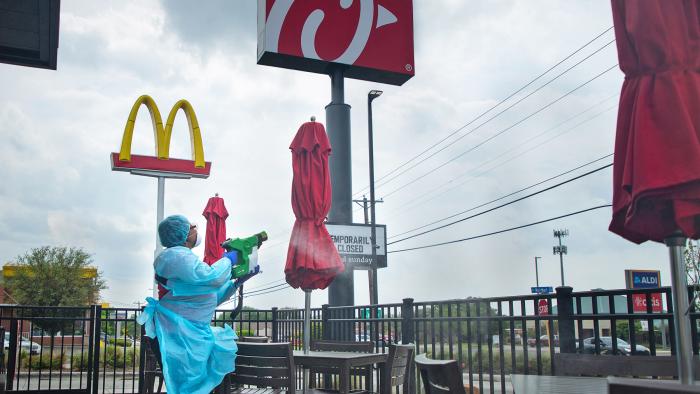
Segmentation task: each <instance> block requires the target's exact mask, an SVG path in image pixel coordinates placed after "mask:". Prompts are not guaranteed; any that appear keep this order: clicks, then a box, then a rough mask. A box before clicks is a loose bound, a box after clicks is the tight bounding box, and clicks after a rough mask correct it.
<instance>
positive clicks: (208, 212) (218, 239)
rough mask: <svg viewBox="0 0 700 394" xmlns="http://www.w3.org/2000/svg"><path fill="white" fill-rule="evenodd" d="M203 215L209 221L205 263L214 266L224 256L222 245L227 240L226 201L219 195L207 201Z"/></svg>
mask: <svg viewBox="0 0 700 394" xmlns="http://www.w3.org/2000/svg"><path fill="white" fill-rule="evenodd" d="M202 215H204V217H205V218H206V219H207V232H206V238H205V239H204V262H205V263H207V264H209V265H212V264H214V263H215V262H216V261H218V260H219V259H221V256H223V254H224V248H222V247H221V243H222V242H224V241H225V240H226V218H227V217H228V211H227V210H226V206H225V205H224V199H223V198H221V197H219V196H218V195H217V196H215V197H212V198H210V199H209V201H207V206H206V207H204V212H202Z"/></svg>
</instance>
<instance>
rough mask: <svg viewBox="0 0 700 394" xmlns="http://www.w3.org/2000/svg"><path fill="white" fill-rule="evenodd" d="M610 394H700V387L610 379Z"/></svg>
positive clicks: (640, 380)
mask: <svg viewBox="0 0 700 394" xmlns="http://www.w3.org/2000/svg"><path fill="white" fill-rule="evenodd" d="M608 393H610V394H681V393H700V386H687V385H682V384H680V383H679V382H676V381H668V380H652V379H629V378H615V377H610V378H608Z"/></svg>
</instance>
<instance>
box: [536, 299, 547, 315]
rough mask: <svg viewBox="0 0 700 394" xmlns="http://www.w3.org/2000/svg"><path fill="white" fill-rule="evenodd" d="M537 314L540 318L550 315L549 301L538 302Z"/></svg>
mask: <svg viewBox="0 0 700 394" xmlns="http://www.w3.org/2000/svg"><path fill="white" fill-rule="evenodd" d="M537 314H538V315H540V316H547V315H549V304H548V303H547V300H539V301H538V302H537Z"/></svg>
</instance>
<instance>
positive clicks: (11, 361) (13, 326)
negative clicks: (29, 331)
mask: <svg viewBox="0 0 700 394" xmlns="http://www.w3.org/2000/svg"><path fill="white" fill-rule="evenodd" d="M15 312H16V310H15V309H14V308H13V309H12V316H11V318H10V348H9V349H8V351H9V354H8V355H7V377H6V381H5V388H6V389H7V391H12V388H13V387H12V385H13V384H14V381H15V367H16V366H17V341H18V339H17V326H18V325H19V319H15V317H16V313H15Z"/></svg>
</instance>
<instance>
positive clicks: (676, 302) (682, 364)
mask: <svg viewBox="0 0 700 394" xmlns="http://www.w3.org/2000/svg"><path fill="white" fill-rule="evenodd" d="M664 242H665V243H666V245H667V246H668V251H669V255H670V262H671V292H672V293H673V294H672V299H673V334H674V337H675V338H676V360H677V362H678V379H679V380H680V381H681V383H683V384H693V382H694V381H695V376H694V375H695V374H694V369H693V340H692V331H691V329H690V317H689V312H690V303H689V302H688V282H687V280H686V278H687V277H688V275H687V272H686V266H685V258H684V253H683V248H684V247H685V243H686V237H685V236H684V235H683V233H682V232H680V231H676V232H675V233H674V234H673V235H672V236H670V237H668V238H666V239H665V240H664Z"/></svg>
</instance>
